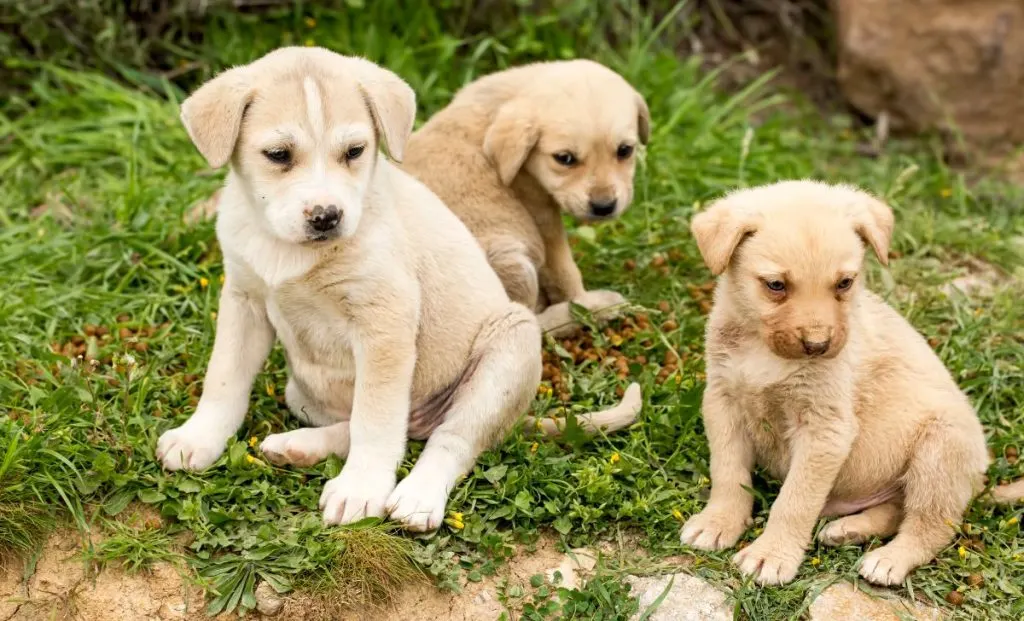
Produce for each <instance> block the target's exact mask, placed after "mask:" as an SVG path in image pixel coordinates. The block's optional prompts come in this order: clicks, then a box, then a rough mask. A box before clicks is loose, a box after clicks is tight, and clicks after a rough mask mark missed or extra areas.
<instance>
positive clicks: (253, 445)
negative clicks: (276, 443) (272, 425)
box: [249, 436, 260, 448]
mask: <svg viewBox="0 0 1024 621" xmlns="http://www.w3.org/2000/svg"><path fill="white" fill-rule="evenodd" d="M259 442H260V439H259V438H257V437H256V436H253V437H251V438H249V448H256V445H257V444H259Z"/></svg>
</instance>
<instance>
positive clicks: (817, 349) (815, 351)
mask: <svg viewBox="0 0 1024 621" xmlns="http://www.w3.org/2000/svg"><path fill="white" fill-rule="evenodd" d="M800 343H801V344H802V345H803V347H804V353H805V354H807V355H808V356H821V355H824V354H825V353H826V352H828V348H829V347H831V345H832V339H825V340H824V341H809V340H807V339H801V340H800Z"/></svg>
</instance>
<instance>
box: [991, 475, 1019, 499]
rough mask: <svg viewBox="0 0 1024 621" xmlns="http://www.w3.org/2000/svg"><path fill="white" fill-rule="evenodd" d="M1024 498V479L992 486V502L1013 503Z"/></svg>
mask: <svg viewBox="0 0 1024 621" xmlns="http://www.w3.org/2000/svg"><path fill="white" fill-rule="evenodd" d="M1022 500H1024V479H1019V480H1017V481H1014V482H1013V483H1007V484H1006V485H997V486H995V487H993V488H992V502H995V503H997V504H1013V503H1018V502H1021V501H1022Z"/></svg>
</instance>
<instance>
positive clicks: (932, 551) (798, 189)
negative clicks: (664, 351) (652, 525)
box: [681, 181, 989, 585]
mask: <svg viewBox="0 0 1024 621" xmlns="http://www.w3.org/2000/svg"><path fill="white" fill-rule="evenodd" d="M892 227H893V216H892V212H891V211H890V209H889V207H887V206H886V205H884V204H883V203H881V202H879V201H878V200H876V199H874V198H872V197H871V196H869V195H867V194H865V193H863V192H860V191H858V190H855V189H853V188H850V187H844V186H831V185H826V184H823V183H816V182H810V181H791V182H784V183H777V184H774V185H769V186H764V187H760V188H755V189H752V190H743V191H738V192H735V193H733V194H730V195H728V196H727V197H725V198H724V199H722V200H720V201H718V202H716V203H715V204H714V205H712V206H711V207H710V208H709V209H708V210H707V211H704V212H702V213H700V214H698V215H697V216H696V217H695V218H694V219H693V222H692V231H693V235H694V237H695V238H696V239H697V244H698V246H699V247H700V252H701V254H702V255H703V257H704V260H705V262H706V263H707V265H708V267H709V268H711V271H712V272H713V273H715V274H716V275H719V274H720V275H721V276H720V278H719V281H718V286H717V289H716V291H715V306H714V310H713V311H712V312H711V316H710V318H709V320H708V326H707V389H706V391H705V393H704V404H703V416H704V422H705V427H706V430H707V435H708V441H709V443H710V447H711V479H712V488H711V498H710V500H709V501H708V505H707V507H706V508H705V509H704V510H703V511H701V512H700V513H699V514H697V515H695V516H693V517H692V518H690V519H689V520H688V521H687V522H686V524H685V525H684V526H683V529H682V535H681V537H682V541H683V542H684V543H686V544H689V545H691V546H693V547H695V548H700V549H704V550H718V549H722V548H727V547H730V546H732V545H733V544H735V543H736V541H737V539H739V537H740V535H742V534H743V531H744V530H745V529H746V528H747V526H748V525H749V523H750V516H751V508H752V504H753V497H752V496H751V494H750V492H748V491H747V489H748V488H749V487H750V485H751V469H752V468H754V466H755V465H760V466H762V467H764V468H765V469H767V470H768V472H770V473H771V474H772V476H775V477H778V478H780V479H784V483H783V485H782V490H781V491H780V492H779V496H778V498H777V499H776V501H775V503H774V504H773V505H772V508H771V514H770V516H769V518H768V523H767V524H766V526H765V529H764V533H763V534H762V535H761V536H760V537H758V538H757V540H755V541H754V542H753V543H752V544H751V545H750V546H748V547H746V548H744V549H743V550H741V551H740V552H739V553H738V554H736V556H735V557H734V558H733V560H734V562H735V563H736V564H737V565H738V566H739V568H740V571H742V572H743V573H744V574H747V575H750V576H753V577H754V579H755V580H756V581H757V582H759V583H761V584H780V583H786V582H789V581H790V580H792V579H793V578H794V577H795V576H796V573H797V569H798V568H799V567H800V564H801V561H802V559H803V556H804V550H805V548H806V547H807V545H808V543H809V541H810V538H811V533H812V531H813V529H814V526H815V524H816V522H817V521H818V518H819V517H820V516H826V517H827V516H840V517H838V519H836V520H834V521H832V522H830V523H828V524H827V525H826V526H824V527H823V528H822V529H821V530H820V531H819V533H818V539H819V540H820V541H821V542H823V543H825V544H826V545H844V544H850V543H860V542H864V541H867V540H868V539H870V538H872V537H881V538H887V537H892V536H893V535H895V537H894V538H893V539H892V541H890V542H889V543H888V544H887V545H885V546H882V547H880V548H878V549H876V550H872V551H871V552H868V553H867V554H866V555H865V556H864V558H863V560H862V563H861V567H860V573H861V575H862V576H863V577H864V578H865V579H867V580H868V581H870V582H873V583H876V584H882V585H890V584H899V583H902V582H903V579H904V578H906V576H907V574H908V573H909V572H910V571H911V570H913V569H914V568H915V567H917V566H919V565H921V564H923V563H927V562H928V561H930V560H932V559H933V558H934V557H935V555H936V553H937V552H939V551H940V550H941V549H942V548H943V547H944V546H946V545H948V544H949V542H950V541H951V540H952V538H953V532H954V527H955V525H956V524H958V523H959V522H960V521H961V519H962V517H963V512H964V510H965V508H966V507H967V504H968V503H969V502H970V500H971V497H972V495H973V494H974V493H975V492H977V491H980V490H981V488H982V486H983V477H984V473H985V470H986V468H987V465H988V462H989V459H988V455H987V452H986V448H985V437H984V435H983V432H982V428H981V424H980V422H979V421H978V418H977V416H976V415H975V413H974V410H973V409H972V407H971V404H970V403H969V402H968V400H967V398H966V397H965V396H964V394H963V393H962V392H960V390H959V388H957V386H956V384H955V383H954V381H953V379H952V377H951V376H950V374H949V372H948V371H947V370H946V369H945V368H944V367H943V365H942V362H941V361H940V360H939V358H938V357H937V356H936V355H935V354H934V353H933V352H932V350H931V348H929V346H928V344H927V343H926V342H925V340H924V339H923V338H922V337H921V336H920V335H919V334H918V333H917V332H916V331H915V330H914V328H913V327H912V326H911V325H910V324H909V323H908V322H907V321H906V320H905V319H904V318H903V317H901V316H900V315H899V314H898V313H897V312H896V311H894V310H893V309H892V308H891V307H889V306H888V305H887V304H886V303H885V302H883V301H882V300H881V299H880V298H879V297H878V296H876V295H875V294H873V293H871V292H870V291H868V290H867V289H866V288H865V286H864V278H863V275H862V271H863V268H862V263H863V260H864V254H865V248H866V247H871V248H872V249H873V250H874V252H875V254H876V255H877V256H878V258H879V260H880V261H881V262H882V263H886V261H887V257H888V251H889V240H890V235H891V233H892Z"/></svg>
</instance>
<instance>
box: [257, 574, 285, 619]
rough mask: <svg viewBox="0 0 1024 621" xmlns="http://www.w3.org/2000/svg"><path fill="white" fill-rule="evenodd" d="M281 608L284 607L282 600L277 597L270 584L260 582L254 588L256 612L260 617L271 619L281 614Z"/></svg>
mask: <svg viewBox="0 0 1024 621" xmlns="http://www.w3.org/2000/svg"><path fill="white" fill-rule="evenodd" d="M282 606H284V600H283V599H281V597H280V596H278V594H277V591H275V590H274V588H273V587H271V586H270V584H268V583H266V582H261V583H260V585H259V586H258V587H256V610H258V611H259V613H260V614H261V615H264V616H267V617H272V616H274V615H276V614H277V613H279V612H281V607H282Z"/></svg>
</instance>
